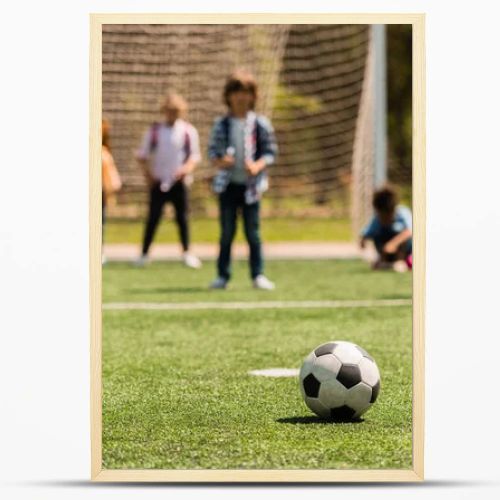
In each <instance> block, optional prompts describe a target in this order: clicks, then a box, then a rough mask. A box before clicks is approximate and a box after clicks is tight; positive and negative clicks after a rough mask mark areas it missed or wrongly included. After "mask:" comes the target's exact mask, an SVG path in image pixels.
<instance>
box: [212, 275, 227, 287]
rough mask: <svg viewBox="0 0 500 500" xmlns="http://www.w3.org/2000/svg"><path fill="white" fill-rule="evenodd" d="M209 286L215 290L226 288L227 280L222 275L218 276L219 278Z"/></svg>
mask: <svg viewBox="0 0 500 500" xmlns="http://www.w3.org/2000/svg"><path fill="white" fill-rule="evenodd" d="M209 288H212V289H214V290H225V289H226V288H227V280H226V279H224V278H223V277H222V276H217V278H215V279H214V280H213V281H212V283H210V285H209Z"/></svg>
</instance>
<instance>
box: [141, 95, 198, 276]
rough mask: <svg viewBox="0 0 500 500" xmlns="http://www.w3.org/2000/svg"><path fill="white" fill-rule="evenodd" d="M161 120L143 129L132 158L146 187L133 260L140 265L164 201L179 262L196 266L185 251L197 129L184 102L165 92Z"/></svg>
mask: <svg viewBox="0 0 500 500" xmlns="http://www.w3.org/2000/svg"><path fill="white" fill-rule="evenodd" d="M161 112H162V113H163V114H164V115H165V121H164V122H163V123H153V125H152V126H151V127H150V128H149V130H147V131H146V133H145V135H144V138H143V141H142V145H141V148H140V149H139V151H138V152H137V155H136V158H137V160H138V162H139V164H140V165H141V167H142V171H143V174H144V177H145V178H146V182H147V185H148V187H149V213H148V218H147V222H146V227H145V230H144V239H143V243H142V254H141V256H140V258H139V259H138V261H137V264H138V265H144V264H145V263H146V262H147V260H148V252H149V248H150V246H151V243H152V241H153V237H154V235H155V232H156V229H157V227H158V224H159V222H160V218H161V215H162V211H163V207H164V205H165V203H167V202H170V203H172V205H173V206H174V210H175V221H176V223H177V226H178V229H179V237H180V241H181V244H182V250H183V261H184V264H185V265H186V266H188V267H191V268H194V269H198V268H200V267H201V262H200V260H199V259H198V258H197V257H196V256H194V255H193V254H192V253H190V252H189V244H190V241H189V219H188V184H190V183H191V181H192V175H191V174H192V173H193V171H194V169H195V167H196V165H197V164H198V163H199V161H200V159H201V155H200V147H199V138H198V132H197V130H196V129H195V128H194V127H193V125H191V124H190V123H188V122H187V121H185V120H184V117H185V115H186V112H187V103H186V101H185V100H184V99H183V98H182V97H181V96H180V95H178V94H173V93H171V94H169V95H167V97H166V99H165V100H164V102H163V105H162V107H161Z"/></svg>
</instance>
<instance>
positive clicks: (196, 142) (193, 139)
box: [175, 127, 201, 180]
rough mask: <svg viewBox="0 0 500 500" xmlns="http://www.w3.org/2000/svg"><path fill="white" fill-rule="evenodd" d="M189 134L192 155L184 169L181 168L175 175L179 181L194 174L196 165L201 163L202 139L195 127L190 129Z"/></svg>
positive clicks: (184, 164) (190, 154)
mask: <svg viewBox="0 0 500 500" xmlns="http://www.w3.org/2000/svg"><path fill="white" fill-rule="evenodd" d="M188 134H189V141H190V153H189V157H188V158H187V159H186V161H185V162H184V163H183V165H182V167H181V168H179V170H177V172H176V174H175V178H176V179H177V180H180V179H183V178H184V177H185V176H186V175H189V174H192V173H193V171H194V169H195V168H196V165H198V163H200V161H201V154H200V139H199V136H198V132H197V130H196V129H195V128H194V127H191V128H190V129H188Z"/></svg>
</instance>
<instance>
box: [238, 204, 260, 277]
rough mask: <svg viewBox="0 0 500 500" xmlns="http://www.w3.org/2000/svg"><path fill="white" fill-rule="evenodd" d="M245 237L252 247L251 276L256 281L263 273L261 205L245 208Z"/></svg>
mask: <svg viewBox="0 0 500 500" xmlns="http://www.w3.org/2000/svg"><path fill="white" fill-rule="evenodd" d="M243 222H244V225H245V236H246V239H247V241H248V245H249V247H250V274H251V276H252V279H255V278H256V277H257V276H258V275H259V274H262V273H263V267H264V262H263V259H262V243H261V240H260V203H259V202H256V203H252V204H251V205H244V206H243Z"/></svg>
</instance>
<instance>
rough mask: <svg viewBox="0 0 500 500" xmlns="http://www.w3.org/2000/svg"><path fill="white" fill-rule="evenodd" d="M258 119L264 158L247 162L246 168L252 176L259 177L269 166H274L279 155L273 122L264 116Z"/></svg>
mask: <svg viewBox="0 0 500 500" xmlns="http://www.w3.org/2000/svg"><path fill="white" fill-rule="evenodd" d="M257 119H258V126H259V130H260V138H259V140H260V146H261V151H262V156H261V157H260V158H257V160H255V161H252V160H246V161H245V167H246V169H247V172H248V173H249V174H250V175H257V174H258V173H259V172H260V171H262V170H264V169H265V168H266V167H267V166H269V165H272V164H273V163H274V162H275V161H276V155H277V153H278V146H277V143H276V137H275V134H274V129H273V126H272V124H271V122H270V121H269V120H268V119H267V118H266V117H264V116H259V117H258V118H257Z"/></svg>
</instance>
